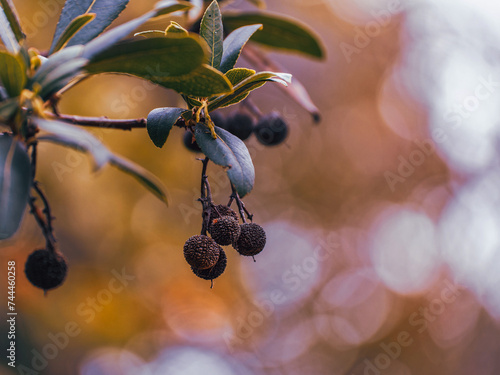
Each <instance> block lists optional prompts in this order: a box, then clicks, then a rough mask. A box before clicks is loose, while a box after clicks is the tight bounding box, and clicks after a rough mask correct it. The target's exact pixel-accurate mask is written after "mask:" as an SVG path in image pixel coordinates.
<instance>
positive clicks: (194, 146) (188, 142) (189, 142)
mask: <svg viewBox="0 0 500 375" xmlns="http://www.w3.org/2000/svg"><path fill="white" fill-rule="evenodd" d="M182 142H183V143H184V146H186V148H187V149H188V150H189V151H192V152H201V148H200V146H198V143H196V141H195V140H194V137H193V134H192V133H191V132H190V131H187V132H185V133H184V138H182Z"/></svg>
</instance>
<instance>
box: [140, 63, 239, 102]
mask: <svg viewBox="0 0 500 375" xmlns="http://www.w3.org/2000/svg"><path fill="white" fill-rule="evenodd" d="M150 80H151V81H152V82H154V83H157V84H159V85H161V86H163V87H165V88H168V89H172V90H175V91H177V92H178V93H179V94H185V95H191V96H195V97H199V98H207V97H210V96H214V95H220V94H223V93H229V92H232V90H233V86H232V85H231V82H229V80H228V79H227V78H226V76H224V74H222V73H221V72H219V71H218V70H217V69H214V68H212V67H211V66H210V65H206V64H203V65H201V66H200V67H198V68H197V69H195V70H193V71H192V72H191V73H189V74H186V75H183V76H179V77H162V78H158V79H150Z"/></svg>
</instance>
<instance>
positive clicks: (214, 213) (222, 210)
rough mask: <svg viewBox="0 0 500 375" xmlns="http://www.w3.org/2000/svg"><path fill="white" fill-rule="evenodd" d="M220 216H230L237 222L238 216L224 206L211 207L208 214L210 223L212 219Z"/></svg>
mask: <svg viewBox="0 0 500 375" xmlns="http://www.w3.org/2000/svg"><path fill="white" fill-rule="evenodd" d="M222 216H231V217H234V218H235V219H236V220H238V214H237V213H236V212H235V211H234V210H233V209H232V208H230V207H228V206H224V205H223V204H218V205H216V206H212V210H211V212H210V222H212V220H213V219H217V218H219V217H222Z"/></svg>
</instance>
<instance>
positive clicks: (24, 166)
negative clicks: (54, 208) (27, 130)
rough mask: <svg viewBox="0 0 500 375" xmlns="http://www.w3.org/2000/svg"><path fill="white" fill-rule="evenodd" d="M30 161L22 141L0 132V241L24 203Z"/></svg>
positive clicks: (14, 225)
mask: <svg viewBox="0 0 500 375" xmlns="http://www.w3.org/2000/svg"><path fill="white" fill-rule="evenodd" d="M30 188H31V163H30V158H29V156H28V154H27V152H26V148H25V146H24V144H22V143H21V142H19V141H18V140H16V139H14V138H13V137H12V136H10V135H7V134H1V135H0V240H4V239H6V238H9V237H11V236H12V235H13V234H14V233H15V232H16V231H17V229H18V228H19V224H20V223H21V220H22V218H23V215H24V211H25V210H26V205H27V204H28V197H29V191H30Z"/></svg>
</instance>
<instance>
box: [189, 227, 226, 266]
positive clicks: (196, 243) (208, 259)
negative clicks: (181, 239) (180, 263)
mask: <svg viewBox="0 0 500 375" xmlns="http://www.w3.org/2000/svg"><path fill="white" fill-rule="evenodd" d="M221 251H222V248H221V247H220V246H219V245H217V243H216V242H215V241H214V240H213V239H211V238H210V237H208V236H204V235H196V236H192V237H189V238H188V240H187V241H186V243H185V244H184V258H186V261H187V262H188V263H189V265H190V266H191V267H194V268H197V269H200V270H204V269H207V268H210V267H213V266H214V265H215V263H217V260H218V259H219V254H220V252H221Z"/></svg>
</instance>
